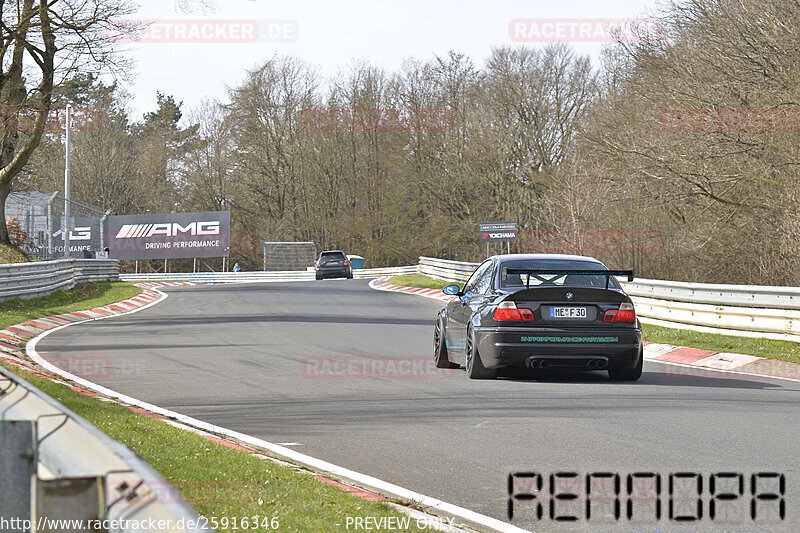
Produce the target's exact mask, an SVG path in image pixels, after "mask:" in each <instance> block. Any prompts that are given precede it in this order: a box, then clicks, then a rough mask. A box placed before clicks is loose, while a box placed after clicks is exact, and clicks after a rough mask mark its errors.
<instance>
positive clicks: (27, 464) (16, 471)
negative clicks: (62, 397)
mask: <svg viewBox="0 0 800 533" xmlns="http://www.w3.org/2000/svg"><path fill="white" fill-rule="evenodd" d="M0 471H2V474H3V480H2V483H0V517H2V519H3V520H6V521H7V522H9V524H7V525H6V526H5V527H3V529H4V530H19V531H23V530H25V531H90V530H98V531H110V532H134V531H138V532H141V531H142V530H147V531H150V530H154V528H153V527H147V526H143V524H156V526H155V529H158V530H160V531H175V532H178V531H187V532H188V531H209V529H208V528H207V527H206V526H205V522H204V521H202V520H201V519H200V517H199V516H198V515H197V514H196V513H195V511H194V510H193V509H192V508H191V506H189V504H187V503H186V501H185V500H183V498H181V497H180V495H179V494H178V492H177V491H176V490H175V489H173V488H172V487H171V486H170V485H169V484H168V483H167V481H166V480H165V479H164V478H163V477H161V476H160V475H159V474H158V473H157V472H156V471H155V470H153V468H152V467H150V466H149V465H148V464H147V463H146V462H144V460H142V459H141V458H140V457H139V456H138V455H136V453H135V452H134V451H133V450H131V449H130V448H128V447H127V446H125V445H123V444H121V443H119V442H117V441H114V440H112V439H111V438H110V437H108V436H107V435H105V434H104V433H102V432H101V431H100V430H98V429H97V428H95V427H94V426H92V425H91V424H90V423H89V422H87V421H86V420H84V419H83V418H81V417H80V416H78V415H76V414H75V413H73V412H72V411H70V410H69V409H67V408H66V407H64V406H62V405H60V404H59V403H58V402H56V401H55V400H53V399H52V398H50V397H49V396H47V395H46V394H44V393H43V392H41V391H40V390H38V389H37V388H35V387H34V386H32V385H31V384H29V383H28V382H26V381H24V380H22V379H20V378H19V377H17V376H16V375H15V374H13V373H11V372H10V371H9V370H7V369H6V368H3V367H0ZM12 520H16V521H17V524H16V525H14V523H11V522H12Z"/></svg>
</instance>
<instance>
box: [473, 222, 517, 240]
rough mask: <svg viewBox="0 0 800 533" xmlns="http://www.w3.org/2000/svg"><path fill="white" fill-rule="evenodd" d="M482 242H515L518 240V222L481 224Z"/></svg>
mask: <svg viewBox="0 0 800 533" xmlns="http://www.w3.org/2000/svg"><path fill="white" fill-rule="evenodd" d="M479 230H480V237H481V242H504V241H513V240H515V239H516V238H517V223H516V222H481V223H480V226H479Z"/></svg>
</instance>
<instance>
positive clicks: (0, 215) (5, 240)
mask: <svg viewBox="0 0 800 533" xmlns="http://www.w3.org/2000/svg"><path fill="white" fill-rule="evenodd" d="M9 194H11V182H10V181H8V182H5V183H0V220H2V223H0V244H11V239H10V238H9V237H8V228H7V227H6V224H5V221H6V198H8V195H9Z"/></svg>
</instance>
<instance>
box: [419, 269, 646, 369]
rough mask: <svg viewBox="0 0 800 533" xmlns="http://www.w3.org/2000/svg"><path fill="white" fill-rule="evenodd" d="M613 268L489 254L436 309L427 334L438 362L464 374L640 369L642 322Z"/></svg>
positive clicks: (627, 273) (448, 290)
mask: <svg viewBox="0 0 800 533" xmlns="http://www.w3.org/2000/svg"><path fill="white" fill-rule="evenodd" d="M618 275H619V276H623V275H624V276H626V277H627V278H628V279H629V280H631V279H632V278H633V271H632V270H625V271H621V270H620V271H612V270H609V269H608V268H607V267H606V266H605V265H604V264H603V263H601V262H600V261H598V260H597V259H594V258H592V257H584V256H575V255H551V254H509V255H497V256H494V257H490V258H489V259H487V260H486V261H484V262H483V263H481V265H480V266H478V268H477V269H476V270H475V272H473V274H472V275H471V276H470V278H469V280H467V283H466V284H465V285H464V287H463V288H459V287H458V286H457V285H449V286H447V287H445V288H444V292H445V293H446V294H449V295H452V296H456V298H454V299H453V300H451V301H450V302H448V303H447V306H445V307H444V308H442V309H441V311H440V312H439V317H438V319H437V321H436V325H435V329H434V338H433V350H434V360H435V361H436V364H437V366H439V367H441V368H447V367H455V366H457V365H459V364H461V365H463V366H464V367H465V368H466V370H467V374H468V376H469V377H470V378H491V377H494V376H495V375H496V372H497V370H498V369H501V368H504V367H522V368H533V369H543V368H557V367H564V368H572V369H576V370H577V369H580V370H607V371H608V373H609V376H610V377H611V379H613V380H621V381H635V380H638V379H639V377H640V376H641V374H642V363H643V355H644V354H643V345H642V329H641V326H640V324H639V321H638V319H637V318H636V312H635V310H634V307H633V303H632V302H631V299H630V298H629V297H628V295H627V294H625V292H624V291H623V290H622V287H621V286H620V284H619V283H618V282H617V280H616V276H618Z"/></svg>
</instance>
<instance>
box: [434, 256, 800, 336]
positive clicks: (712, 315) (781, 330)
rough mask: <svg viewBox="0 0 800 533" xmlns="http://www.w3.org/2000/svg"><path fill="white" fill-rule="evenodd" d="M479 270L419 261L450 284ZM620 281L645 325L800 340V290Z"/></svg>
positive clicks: (438, 261) (441, 261)
mask: <svg viewBox="0 0 800 533" xmlns="http://www.w3.org/2000/svg"><path fill="white" fill-rule="evenodd" d="M477 266H478V263H465V262H462V261H449V260H446V259H436V258H431V257H420V258H419V268H420V273H422V274H425V275H428V276H431V277H435V278H438V279H442V280H445V281H454V282H463V281H464V280H465V279H466V278H467V277H468V276H469V275H470V274H471V273H472V271H473V270H474V269H475V268H476V267H477ZM620 283H621V284H622V286H623V288H624V289H625V292H627V293H628V295H630V296H631V300H633V303H634V305H635V306H636V314H637V315H639V316H640V317H642V318H643V319H644V321H648V319H652V320H651V321H652V322H654V323H659V324H663V325H671V326H673V327H676V326H677V327H690V328H694V327H697V326H700V327H707V328H714V329H717V330H722V332H724V331H725V330H727V331H731V332H746V333H747V334H748V335H750V336H769V335H785V336H787V338H795V340H800V287H770V286H763V285H722V284H711V283H687V282H679V281H663V280H654V279H635V280H634V281H633V282H623V281H620ZM795 336H797V337H795Z"/></svg>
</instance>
